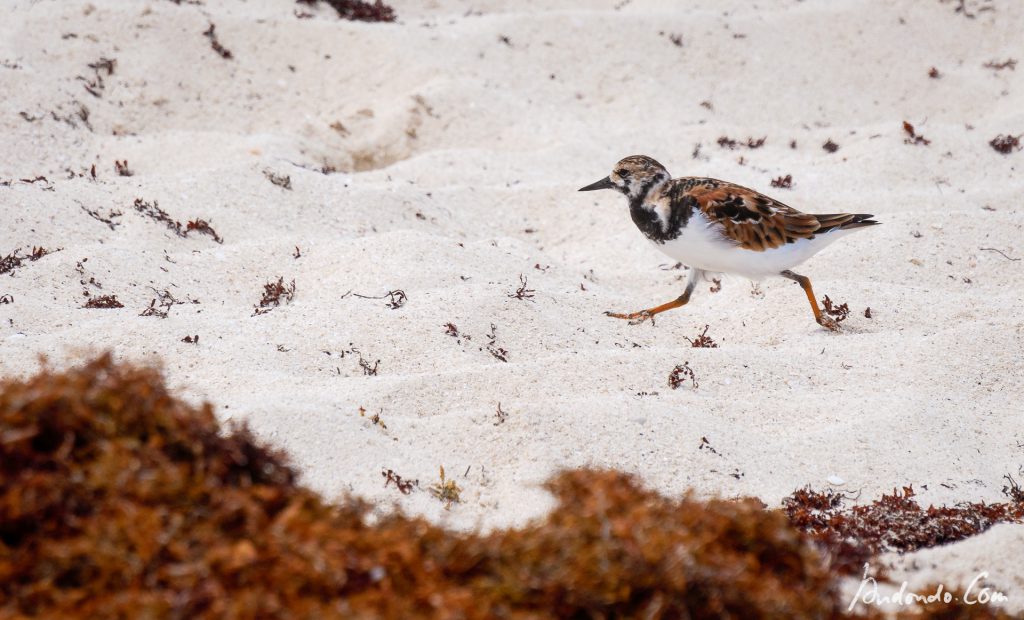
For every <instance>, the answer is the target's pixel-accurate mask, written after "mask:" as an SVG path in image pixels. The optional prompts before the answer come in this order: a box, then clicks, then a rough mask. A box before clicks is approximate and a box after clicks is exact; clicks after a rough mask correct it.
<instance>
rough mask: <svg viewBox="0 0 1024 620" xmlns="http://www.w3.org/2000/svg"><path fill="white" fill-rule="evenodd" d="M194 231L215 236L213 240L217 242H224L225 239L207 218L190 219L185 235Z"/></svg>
mask: <svg viewBox="0 0 1024 620" xmlns="http://www.w3.org/2000/svg"><path fill="white" fill-rule="evenodd" d="M192 231H195V232H198V233H200V234H203V235H209V236H211V237H213V240H214V241H216V242H217V243H224V239H223V238H221V236H220V235H218V234H217V231H215V230H214V229H213V227H212V226H210V223H209V222H207V221H206V220H198V219H197V220H189V221H188V224H186V225H185V236H188V234H189V233H190V232H192Z"/></svg>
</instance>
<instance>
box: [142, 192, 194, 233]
mask: <svg viewBox="0 0 1024 620" xmlns="http://www.w3.org/2000/svg"><path fill="white" fill-rule="evenodd" d="M132 206H133V207H135V211H136V212H138V213H140V214H141V215H143V216H145V217H148V218H149V219H151V220H153V221H154V222H159V223H161V224H163V225H164V226H166V227H167V229H168V230H170V231H171V232H173V233H174V234H175V235H177V236H179V237H185V236H186V233H185V229H184V227H182V225H181V222H179V221H177V220H175V219H173V218H172V217H171V216H170V215H168V214H167V212H166V211H164V210H163V209H161V208H160V203H159V202H157V201H156V200H154V201H153V202H147V201H145V200H143V199H142V198H136V199H135V202H134V203H133V204H132Z"/></svg>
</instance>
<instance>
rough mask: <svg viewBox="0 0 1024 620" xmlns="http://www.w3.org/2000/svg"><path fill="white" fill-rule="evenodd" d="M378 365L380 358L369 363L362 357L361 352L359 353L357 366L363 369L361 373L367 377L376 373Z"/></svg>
mask: <svg viewBox="0 0 1024 620" xmlns="http://www.w3.org/2000/svg"><path fill="white" fill-rule="evenodd" d="M379 366H380V360H377V361H375V362H374V363H373V365H372V366H371V365H370V362H368V361H367V360H365V359H363V356H362V354H360V355H359V367H360V368H362V369H363V374H364V375H366V376H367V377H374V376H376V375H377V370H378V367H379Z"/></svg>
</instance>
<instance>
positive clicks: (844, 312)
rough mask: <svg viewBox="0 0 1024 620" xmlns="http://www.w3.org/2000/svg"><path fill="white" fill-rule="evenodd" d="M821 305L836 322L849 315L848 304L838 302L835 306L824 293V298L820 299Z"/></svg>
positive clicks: (843, 319)
mask: <svg viewBox="0 0 1024 620" xmlns="http://www.w3.org/2000/svg"><path fill="white" fill-rule="evenodd" d="M821 305H822V306H823V308H822V310H823V311H824V312H825V314H827V315H829V316H830V317H832V318H833V319H835V321H836V323H842V322H843V321H845V320H846V317H848V316H850V306H849V304H840V305H838V306H837V305H835V303H834V302H833V301H832V300H831V299H829V296H828V295H825V298H824V299H822V300H821Z"/></svg>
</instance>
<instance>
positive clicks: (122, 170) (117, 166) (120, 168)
mask: <svg viewBox="0 0 1024 620" xmlns="http://www.w3.org/2000/svg"><path fill="white" fill-rule="evenodd" d="M114 172H116V173H117V175H118V176H122V177H130V176H133V175H134V174H135V173H134V172H132V171H131V169H130V168H129V167H128V160H127V159H126V160H124V161H118V160H116V159H115V160H114ZM95 176H96V175H95V174H93V177H95Z"/></svg>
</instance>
